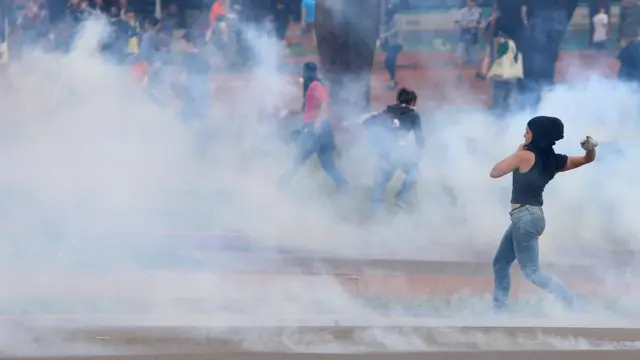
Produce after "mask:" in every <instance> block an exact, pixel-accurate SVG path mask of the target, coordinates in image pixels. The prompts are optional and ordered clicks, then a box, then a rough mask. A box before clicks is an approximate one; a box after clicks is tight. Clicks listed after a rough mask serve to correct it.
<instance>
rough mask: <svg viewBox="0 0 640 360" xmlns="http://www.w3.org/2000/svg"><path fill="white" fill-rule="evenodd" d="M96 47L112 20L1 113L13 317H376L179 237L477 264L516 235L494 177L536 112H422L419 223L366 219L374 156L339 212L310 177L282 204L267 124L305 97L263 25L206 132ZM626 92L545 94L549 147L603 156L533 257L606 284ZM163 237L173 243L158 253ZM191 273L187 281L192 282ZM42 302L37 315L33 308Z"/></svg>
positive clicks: (623, 167) (18, 85) (29, 69)
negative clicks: (585, 141) (575, 268)
mask: <svg viewBox="0 0 640 360" xmlns="http://www.w3.org/2000/svg"><path fill="white" fill-rule="evenodd" d="M103 33H104V24H101V23H99V22H95V23H87V25H86V29H85V30H84V32H83V35H82V36H81V37H80V40H79V41H78V42H77V44H76V46H75V48H74V51H73V52H72V53H71V54H69V55H59V54H49V53H43V52H38V51H33V52H30V53H29V54H28V55H29V56H26V57H24V59H23V60H22V61H20V62H18V63H16V64H14V65H13V66H12V68H11V70H10V77H11V79H12V82H13V85H14V86H15V89H14V90H13V91H12V92H11V93H10V96H9V97H6V98H2V99H0V109H1V110H0V111H1V112H2V119H3V121H2V122H0V134H2V135H1V136H2V140H3V141H2V142H0V169H2V171H0V189H1V190H0V191H1V194H2V200H3V201H2V202H0V212H1V213H2V215H3V216H2V219H3V224H2V225H3V228H4V229H5V236H3V240H2V242H1V243H2V250H1V252H0V263H1V265H0V269H1V270H0V274H1V275H2V277H3V278H5V279H7V281H6V282H4V283H5V284H6V286H7V287H8V288H9V289H10V291H7V292H5V293H3V294H0V296H2V303H3V304H9V305H10V306H9V307H10V308H12V309H13V312H12V313H16V312H18V313H20V312H26V313H39V312H43V311H50V310H48V309H49V308H51V307H53V308H55V310H52V311H61V312H79V313H84V314H91V313H94V312H99V311H102V312H104V313H117V312H126V311H134V310H132V309H138V310H140V312H142V313H145V314H152V315H156V316H162V315H166V316H167V318H166V321H165V322H166V323H172V321H173V320H175V319H176V318H182V316H186V315H194V314H198V315H212V314H220V313H222V314H225V315H226V317H227V319H234V318H237V317H240V318H242V319H243V320H244V321H247V319H253V318H255V317H264V318H270V319H272V320H273V321H277V320H278V319H283V318H287V317H289V318H296V319H297V318H298V317H303V316H304V314H314V315H318V316H322V317H323V319H324V320H326V318H332V319H334V318H335V319H340V318H349V319H353V318H356V319H364V318H372V317H373V318H376V317H377V316H378V315H376V314H375V313H374V311H373V310H370V309H367V308H365V307H364V306H362V304H361V303H360V302H359V301H358V300H357V299H355V298H353V297H352V296H350V295H347V293H346V290H344V289H343V288H342V286H340V284H338V283H337V281H336V280H334V279H332V278H328V277H319V278H317V279H316V280H314V281H313V282H310V280H307V279H306V278H300V279H298V280H297V281H295V282H291V283H269V282H268V281H266V280H264V279H262V278H259V277H255V278H249V279H247V278H246V277H243V276H242V275H235V276H236V277H229V276H227V275H217V274H216V273H213V274H211V272H212V269H214V270H215V271H224V270H225V269H226V270H229V269H234V268H237V267H238V266H239V264H240V265H245V264H246V263H250V262H251V261H254V260H252V259H251V258H250V257H241V256H238V257H233V256H231V255H229V256H223V255H211V254H208V253H206V252H202V251H200V250H199V249H198V248H197V247H195V246H193V242H189V241H186V240H184V239H185V238H191V237H192V236H193V235H194V234H195V235H196V236H198V234H212V233H216V234H230V233H234V234H237V233H240V234H242V235H245V236H247V237H250V238H251V239H252V242H253V244H254V245H255V246H256V247H260V246H263V247H283V248H293V249H296V250H297V251H299V252H302V253H306V254H310V255H312V256H315V255H317V254H324V253H331V254H334V255H342V256H349V257H362V258H417V259H425V260H427V259H437V260H452V261H455V260H466V259H468V258H469V254H470V253H476V251H479V253H482V254H486V256H484V255H483V256H484V257H482V258H476V259H474V260H479V261H484V262H486V263H487V264H488V263H489V262H490V260H491V256H492V254H493V251H494V248H495V246H497V244H498V241H499V239H500V237H501V236H502V233H503V231H504V229H505V228H506V226H507V224H508V215H507V213H508V202H509V191H510V187H509V185H510V183H509V180H507V178H505V179H503V180H498V181H496V180H492V179H490V178H489V176H488V173H489V170H490V168H491V166H492V165H493V164H494V163H495V162H496V161H498V160H500V159H502V158H503V157H504V156H506V155H507V154H509V153H510V152H512V151H514V150H515V149H516V147H517V146H518V145H519V144H520V142H521V141H522V137H521V134H522V133H523V132H524V127H525V124H526V120H527V119H528V118H529V117H530V116H531V115H532V114H516V115H513V116H512V117H510V118H508V119H505V120H504V121H502V122H498V121H496V120H495V119H493V118H491V117H490V116H489V115H488V113H487V112H486V111H485V110H483V109H481V108H480V107H477V106H475V102H474V100H473V99H472V98H471V97H470V98H469V101H460V102H459V104H457V105H456V106H455V107H453V106H447V105H441V106H439V107H435V108H433V107H432V108H429V109H428V110H426V111H425V112H424V113H423V114H422V115H423V116H422V117H423V122H424V127H425V132H426V135H427V143H428V145H427V148H426V149H425V151H424V154H423V156H422V161H421V165H420V166H421V176H420V180H419V185H418V189H417V193H416V196H415V203H416V207H415V209H414V210H413V211H411V212H407V213H398V214H396V213H388V214H387V215H385V216H383V217H379V218H376V219H374V220H366V219H363V216H361V213H362V212H363V209H364V208H365V206H366V202H367V200H368V196H369V194H368V193H369V191H370V187H371V183H372V179H373V169H372V164H373V161H372V160H373V154H372V152H370V150H369V148H368V147H367V144H366V142H363V143H361V144H360V143H358V144H349V146H343V147H341V149H340V151H341V152H342V154H341V157H340V159H341V160H340V164H339V165H340V167H341V169H343V170H344V171H345V173H346V174H347V176H348V177H349V180H350V182H351V185H352V191H351V192H350V193H349V194H348V195H347V197H346V198H336V197H333V196H332V193H333V187H332V184H331V183H330V181H329V180H328V179H327V178H326V177H325V175H324V174H322V173H321V172H320V170H319V168H318V167H317V166H316V165H315V161H311V162H310V163H309V164H308V165H307V167H306V168H305V169H304V171H303V172H302V173H300V174H299V176H298V177H297V178H296V180H295V181H294V184H293V186H292V189H291V191H290V192H284V191H282V190H280V189H278V187H277V179H278V176H279V175H280V174H281V173H282V172H284V171H285V170H286V169H287V168H288V167H289V166H290V165H291V163H292V161H293V150H292V149H291V148H287V147H285V146H284V145H283V144H282V143H281V142H280V141H279V140H278V138H277V135H276V124H275V119H274V116H273V114H276V113H278V112H279V111H280V110H282V109H286V108H295V107H298V106H299V104H300V102H299V100H298V98H299V97H301V89H300V88H299V84H297V82H296V79H295V77H292V76H287V75H282V74H280V73H279V72H278V67H279V63H280V60H281V55H282V53H281V49H280V45H279V44H277V43H276V42H275V41H274V40H271V39H269V38H267V37H266V36H264V35H263V34H264V31H262V29H258V30H255V29H254V30H251V31H250V34H252V36H251V43H252V45H253V46H254V48H255V50H256V58H257V59H258V61H259V65H258V66H257V67H256V68H255V69H254V70H252V72H250V73H249V74H243V75H240V76H239V77H238V79H240V80H239V81H242V82H241V83H240V84H236V83H235V81H234V83H233V84H224V83H223V84H219V83H218V85H217V86H216V87H215V88H214V94H213V101H212V104H211V105H212V109H213V113H214V115H213V116H212V117H211V118H210V119H208V120H207V121H206V122H204V123H200V124H185V123H183V122H182V121H181V120H180V119H179V115H178V112H177V109H174V108H172V107H171V106H170V105H169V104H167V105H166V106H162V105H159V104H157V103H155V102H153V101H152V100H151V99H150V98H149V97H148V96H147V95H146V94H145V93H143V92H142V91H141V90H140V88H139V87H138V85H137V84H136V83H135V82H134V81H133V80H132V79H131V78H130V74H129V72H128V70H127V69H122V68H118V67H116V66H113V65H111V64H109V63H107V62H105V61H104V60H103V59H102V58H100V57H99V56H98V55H97V54H96V52H95V44H96V43H97V40H98V39H99V38H100V37H101V36H102V35H103ZM357 81H362V79H354V82H357ZM424 86H425V88H424V89H416V90H418V92H421V91H428V87H429V84H425V85H424ZM634 96H635V95H634V94H633V91H632V90H631V89H629V88H628V87H626V86H624V85H622V84H619V83H616V82H614V81H611V80H606V79H602V78H597V77H594V78H590V79H589V80H588V81H583V82H579V83H576V84H574V85H571V86H562V87H558V88H557V89H555V90H554V91H552V92H550V93H548V94H547V95H546V96H545V99H544V101H543V103H542V105H541V107H540V110H539V111H540V113H543V114H547V115H554V116H558V117H560V118H561V119H562V120H563V121H564V123H565V126H566V139H565V140H563V141H562V142H561V143H560V144H559V146H558V150H559V151H562V152H566V153H568V154H579V153H580V151H581V149H580V147H579V140H580V139H581V138H582V137H584V136H585V135H592V136H594V137H595V138H596V139H598V140H601V143H602V145H601V147H600V148H599V150H600V153H599V158H598V160H597V161H596V163H595V164H593V165H590V166H588V167H586V168H584V169H580V170H578V171H575V172H571V173H568V174H562V175H559V176H558V177H557V178H556V179H555V180H554V181H553V182H552V183H551V184H550V185H549V187H548V190H547V191H546V205H545V211H546V214H547V221H548V227H547V231H546V233H545V235H544V237H543V238H542V240H541V251H542V256H543V257H547V258H555V259H559V260H561V261H563V262H566V263H572V262H587V263H589V264H591V265H592V266H593V267H596V268H598V267H601V271H602V273H604V274H606V273H607V270H606V269H607V264H606V263H605V262H596V261H595V260H593V259H592V258H590V257H589V256H590V255H589V252H588V251H586V250H593V252H595V253H597V252H598V249H606V248H609V247H611V246H612V243H613V242H616V241H621V242H622V243H623V245H624V246H630V247H632V248H633V247H635V246H637V244H636V243H637V241H638V240H637V237H638V236H637V235H638V234H639V233H640V228H638V225H637V224H636V223H637V222H636V221H635V217H634V215H635V214H636V213H637V209H636V207H637V205H636V204H637V203H638V202H637V201H635V195H633V193H634V189H635V183H636V182H637V180H636V176H637V175H636V174H635V171H634V168H633V163H634V160H635V159H636V158H637V157H638V155H639V154H640V153H639V152H638V149H639V147H638V146H637V144H636V141H635V122H636V121H637V116H638V115H637V114H638V112H637V109H638V108H639V105H638V104H637V100H636V99H635V97H634ZM460 103H462V104H466V105H467V106H464V107H461V106H460ZM343 145H344V144H343ZM395 186H398V184H397V182H393V183H392V184H391V185H390V193H391V191H392V190H391V189H392V188H393V187H395ZM162 233H174V234H182V235H178V236H174V238H177V239H174V240H171V241H168V240H166V239H167V237H166V236H165V237H163V236H159V234H162ZM583 250H584V251H583ZM275 257H276V258H278V255H276V256H275ZM194 267H197V268H198V270H197V271H195V272H196V273H195V274H194V273H193V272H192V273H189V272H188V271H186V270H184V268H187V269H191V268H194ZM175 268H179V269H180V270H178V271H174V269H175ZM290 270H291V269H290ZM291 271H294V272H295V269H294V270H291ZM79 272H80V273H83V274H82V275H83V276H82V277H79V276H78V275H79V274H78V273H79ZM91 272H96V273H98V274H97V275H93V274H92V273H91ZM199 272H202V273H199ZM105 273H106V275H105ZM203 273H206V274H203ZM114 274H115V275H114ZM236 280H237V281H238V284H235V283H234V282H235V281H236ZM618 280H620V279H615V281H618ZM75 281H77V282H75ZM615 281H614V282H615ZM63 290H64V291H63ZM34 294H36V295H38V296H40V297H41V298H43V299H45V300H42V302H45V303H46V304H44V305H43V304H41V303H39V304H33V303H30V302H28V301H27V300H28V299H29V298H31V297H33V296H34ZM282 294H285V295H282ZM127 295H131V296H130V298H131V299H129V298H128V297H127ZM96 298H100V300H101V301H96ZM52 299H58V300H56V301H57V302H56V301H54V300H52ZM60 299H61V300H60ZM194 299H195V300H194ZM483 301H484V300H483ZM96 303H99V305H96ZM88 304H91V305H88ZM92 306H93V307H92ZM474 306H477V304H475V305H473V304H470V305H469V308H474ZM96 307H99V308H100V309H96ZM43 309H44V310H43ZM465 314H467V315H468V313H465ZM174 316H175V317H174ZM218 321H220V320H219V319H218ZM278 321H280V320H278ZM295 321H297V320H292V322H295ZM354 321H355V320H354ZM228 322H231V320H229V321H228ZM386 339H387V340H388V338H386ZM405 340H406V338H405ZM390 347H393V346H390ZM396 347H397V346H396ZM411 347H412V348H416V347H420V346H417V345H415V344H413V345H412V346H411Z"/></svg>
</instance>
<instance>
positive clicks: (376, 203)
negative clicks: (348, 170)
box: [371, 158, 397, 211]
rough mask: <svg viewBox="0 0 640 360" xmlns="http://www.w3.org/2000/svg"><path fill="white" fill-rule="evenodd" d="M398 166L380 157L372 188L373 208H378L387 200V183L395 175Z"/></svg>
mask: <svg viewBox="0 0 640 360" xmlns="http://www.w3.org/2000/svg"><path fill="white" fill-rule="evenodd" d="M396 170H397V167H396V166H395V165H394V164H393V163H391V161H389V160H388V159H383V158H380V159H379V160H378V168H377V170H376V175H375V179H374V181H373V188H372V190H371V205H372V207H373V210H374V211H376V210H378V209H379V208H380V207H381V206H382V204H383V203H384V200H385V197H386V196H385V195H386V193H387V185H389V182H390V181H391V179H392V178H393V175H395V173H396Z"/></svg>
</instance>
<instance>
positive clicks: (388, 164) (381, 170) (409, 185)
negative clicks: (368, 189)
mask: <svg viewBox="0 0 640 360" xmlns="http://www.w3.org/2000/svg"><path fill="white" fill-rule="evenodd" d="M417 102H418V95H417V94H416V92H415V91H412V90H409V89H406V88H402V89H400V90H399V91H398V94H397V95H396V104H394V105H390V106H387V107H386V108H385V109H384V110H383V111H382V112H380V113H378V114H375V115H373V116H371V117H369V118H368V119H366V120H365V121H364V124H363V125H364V127H365V128H366V129H367V130H368V132H369V136H370V138H371V141H372V145H373V146H374V149H375V151H376V152H377V155H378V169H377V174H376V176H375V180H374V183H373V189H372V194H371V202H372V210H373V211H374V212H375V211H377V210H378V209H379V208H380V207H381V205H382V204H383V203H384V200H385V195H386V193H387V185H389V182H390V181H391V179H392V178H393V176H394V175H395V173H396V172H397V171H398V170H402V172H403V173H404V175H405V178H404V181H403V182H402V186H401V187H400V190H399V191H398V192H397V193H396V206H398V207H399V208H406V207H407V206H408V203H409V199H408V198H409V195H410V194H411V191H412V190H413V188H414V187H415V185H416V182H417V179H418V160H419V154H420V152H421V151H422V149H424V146H425V138H424V133H423V132H422V122H421V120H420V114H419V113H418V112H417V111H416V110H415V106H416V103H417ZM411 133H413V135H414V138H415V145H416V147H413V146H411V144H410V143H409V141H408V140H407V137H408V136H409V135H410V134H411ZM416 148H417V149H416Z"/></svg>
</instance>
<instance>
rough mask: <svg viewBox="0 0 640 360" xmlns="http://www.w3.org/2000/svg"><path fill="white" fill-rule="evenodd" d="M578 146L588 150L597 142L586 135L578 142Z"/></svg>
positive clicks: (594, 146) (595, 145)
mask: <svg viewBox="0 0 640 360" xmlns="http://www.w3.org/2000/svg"><path fill="white" fill-rule="evenodd" d="M580 146H581V147H582V148H583V149H584V150H585V151H590V150H593V149H595V148H597V147H598V142H597V141H596V140H595V139H594V138H592V137H591V136H587V137H586V138H585V139H584V140H582V141H581V142H580Z"/></svg>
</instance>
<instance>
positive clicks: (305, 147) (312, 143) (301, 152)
mask: <svg viewBox="0 0 640 360" xmlns="http://www.w3.org/2000/svg"><path fill="white" fill-rule="evenodd" d="M317 141H318V140H317V137H316V135H315V134H314V133H313V129H308V128H306V129H304V130H303V131H302V132H301V133H300V135H299V136H298V138H297V140H296V155H295V158H294V161H293V166H292V167H291V168H290V169H289V170H288V171H287V172H285V173H284V174H282V176H280V179H279V180H278V183H279V185H280V186H281V187H286V186H288V185H289V184H290V183H291V181H292V180H293V178H294V177H295V176H296V174H297V173H298V172H299V171H300V168H302V165H304V163H305V162H307V160H309V158H310V157H311V155H313V154H314V153H316V152H317V149H318V146H317Z"/></svg>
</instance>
